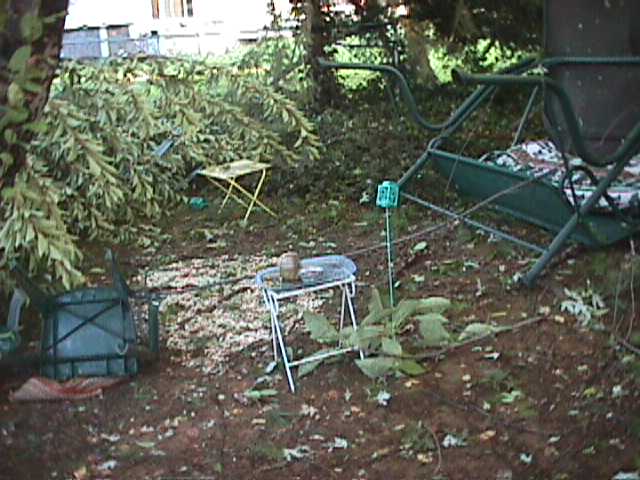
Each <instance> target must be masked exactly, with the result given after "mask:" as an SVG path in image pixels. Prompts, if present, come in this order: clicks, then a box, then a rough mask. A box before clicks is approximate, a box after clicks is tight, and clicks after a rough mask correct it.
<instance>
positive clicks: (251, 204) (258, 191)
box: [244, 170, 267, 222]
mask: <svg viewBox="0 0 640 480" xmlns="http://www.w3.org/2000/svg"><path fill="white" fill-rule="evenodd" d="M266 176H267V171H266V170H262V175H260V180H258V185H256V188H255V189H254V191H253V196H252V197H251V202H249V208H247V213H246V214H245V215H244V221H245V222H246V221H247V218H249V214H250V213H251V210H252V209H253V206H254V205H255V203H256V200H257V199H258V194H259V193H260V189H261V188H262V184H263V183H264V179H265V177H266Z"/></svg>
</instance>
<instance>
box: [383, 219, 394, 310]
mask: <svg viewBox="0 0 640 480" xmlns="http://www.w3.org/2000/svg"><path fill="white" fill-rule="evenodd" d="M384 219H385V226H386V239H387V273H388V276H389V305H390V307H391V308H393V307H395V305H396V302H395V285H394V283H395V282H394V275H393V270H394V269H393V233H392V231H391V228H392V225H391V210H390V209H389V208H385V209H384Z"/></svg>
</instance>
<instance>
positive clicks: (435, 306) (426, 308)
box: [416, 297, 451, 313]
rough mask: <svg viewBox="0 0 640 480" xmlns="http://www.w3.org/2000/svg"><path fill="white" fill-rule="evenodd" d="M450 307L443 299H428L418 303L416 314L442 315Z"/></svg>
mask: <svg viewBox="0 0 640 480" xmlns="http://www.w3.org/2000/svg"><path fill="white" fill-rule="evenodd" d="M449 307H451V301H450V300H448V299H446V298H443V297H429V298H423V299H421V300H419V301H418V305H417V306H416V313H444V312H445V311H446V310H447V309H448V308H449Z"/></svg>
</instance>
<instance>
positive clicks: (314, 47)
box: [304, 0, 339, 106]
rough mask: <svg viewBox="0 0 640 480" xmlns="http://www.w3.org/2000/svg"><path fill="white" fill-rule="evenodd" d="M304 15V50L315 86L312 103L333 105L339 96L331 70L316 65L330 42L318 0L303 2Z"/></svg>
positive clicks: (329, 35) (329, 34)
mask: <svg viewBox="0 0 640 480" xmlns="http://www.w3.org/2000/svg"><path fill="white" fill-rule="evenodd" d="M304 13H305V17H306V20H305V24H304V39H305V48H306V52H307V63H308V64H309V66H310V68H311V78H312V79H313V82H314V85H315V92H314V101H315V103H316V104H317V105H319V106H325V105H328V104H331V103H333V102H334V101H335V100H337V98H338V96H339V93H338V86H337V84H336V79H335V75H334V73H333V70H323V69H322V68H320V66H319V65H318V58H320V57H324V55H325V54H324V48H325V46H327V44H328V43H329V41H330V37H331V32H330V31H329V26H328V25H327V22H325V20H324V14H323V12H322V10H321V8H320V0H305V4H304Z"/></svg>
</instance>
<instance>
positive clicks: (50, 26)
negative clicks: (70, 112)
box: [0, 0, 69, 189]
mask: <svg viewBox="0 0 640 480" xmlns="http://www.w3.org/2000/svg"><path fill="white" fill-rule="evenodd" d="M2 3H4V4H5V11H4V12H2V13H0V64H1V65H0V66H1V67H2V72H3V73H2V75H0V124H1V125H2V128H0V133H2V135H0V151H1V152H3V153H4V154H5V156H4V158H3V160H2V161H3V163H4V162H7V158H8V157H7V156H6V154H7V153H8V154H9V155H11V158H12V160H11V161H10V162H9V163H10V166H7V163H4V165H3V168H2V169H1V170H0V171H2V172H3V175H2V177H1V178H0V189H2V188H4V187H7V186H10V185H12V184H13V181H14V179H15V176H16V175H17V173H18V172H20V171H21V170H22V169H23V168H25V165H26V158H25V156H26V152H25V150H24V148H23V147H22V145H24V144H27V143H28V142H29V141H30V139H31V136H32V130H31V129H29V128H25V125H28V124H30V123H32V122H34V121H35V120H37V119H38V118H39V116H40V114H41V113H42V110H43V108H44V106H45V104H46V103H47V99H48V96H49V89H50V87H51V82H52V80H53V77H54V75H55V71H56V68H57V66H58V60H59V57H60V50H61V48H62V35H63V32H64V20H65V16H66V11H67V7H68V4H69V0H5V2H2ZM30 15H31V16H35V17H36V18H38V19H40V20H42V21H41V22H37V21H35V22H30V24H31V25H35V24H37V25H36V27H33V28H35V29H36V32H38V30H39V29H40V28H41V33H35V34H33V33H32V34H28V33H27V34H25V33H24V29H25V26H26V28H27V29H29V27H28V25H27V23H26V22H25V20H24V18H25V16H30ZM38 25H39V26H38ZM24 46H30V47H31V52H30V55H29V59H28V61H27V66H26V73H25V72H24V71H23V72H16V71H14V70H11V69H10V68H9V62H10V60H11V58H12V56H13V55H14V53H15V52H16V51H17V50H18V49H20V48H21V47H24ZM12 84H14V86H13V87H11V85H12ZM10 87H11V88H10ZM10 90H11V91H10ZM16 95H17V96H18V98H20V97H24V99H23V101H21V102H20V103H19V106H18V104H17V103H16V102H17V101H16ZM12 109H13V110H17V109H20V110H23V111H26V113H28V115H27V116H26V118H24V119H21V120H20V121H18V122H16V121H11V122H8V121H7V119H6V118H3V117H5V116H6V115H8V114H9V112H10V111H11V110H12ZM7 130H10V133H9V134H8V133H7Z"/></svg>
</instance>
